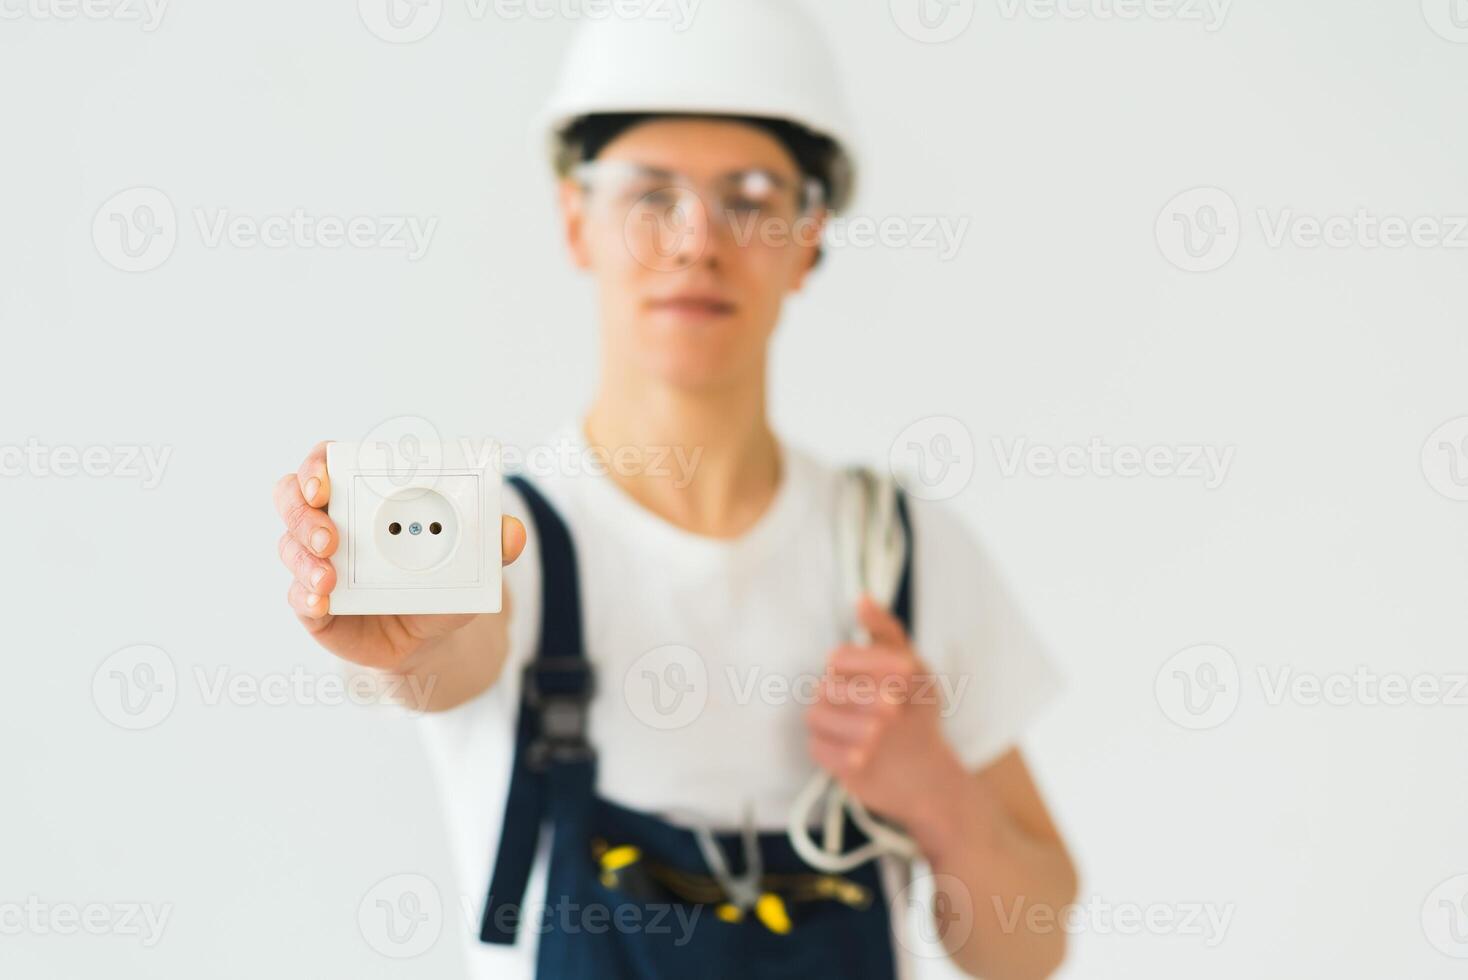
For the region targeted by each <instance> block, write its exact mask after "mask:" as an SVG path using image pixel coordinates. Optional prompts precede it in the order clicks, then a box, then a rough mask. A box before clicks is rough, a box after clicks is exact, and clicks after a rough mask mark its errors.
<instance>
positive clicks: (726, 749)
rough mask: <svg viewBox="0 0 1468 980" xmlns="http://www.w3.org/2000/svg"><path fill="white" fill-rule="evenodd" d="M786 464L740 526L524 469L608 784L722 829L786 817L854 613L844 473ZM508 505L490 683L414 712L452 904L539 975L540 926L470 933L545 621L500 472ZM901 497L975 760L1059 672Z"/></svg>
mask: <svg viewBox="0 0 1468 980" xmlns="http://www.w3.org/2000/svg"><path fill="white" fill-rule="evenodd" d="M550 445H552V446H559V447H562V449H565V450H570V452H568V453H566V454H565V458H575V459H580V460H585V459H586V454H585V452H584V450H585V446H584V442H583V440H582V438H581V435H580V429H579V426H576V425H568V426H566V427H564V428H563V429H562V430H560V432H559V433H558V434H557V435H556V436H555V438H554V439H553V440H552V441H551V443H550ZM781 461H782V466H781V479H780V483H779V486H778V487H777V489H776V492H775V496H774V499H773V500H772V502H771V504H770V505H769V507H768V509H767V510H766V511H765V513H764V514H763V515H762V516H761V517H760V518H759V520H758V521H757V522H756V524H755V525H754V526H753V527H751V528H750V529H749V530H748V531H746V532H745V533H744V534H742V535H741V536H740V537H738V538H735V539H713V538H707V537H703V536H700V535H696V534H692V533H690V532H687V531H684V530H682V529H680V528H678V527H676V526H674V525H672V524H669V523H668V522H666V521H664V520H662V519H661V518H659V517H657V516H656V515H654V514H653V513H652V512H651V511H649V510H647V509H645V508H644V507H642V506H641V505H640V504H638V503H637V502H635V501H634V500H633V499H632V498H631V497H630V496H628V495H627V494H626V493H625V492H624V491H623V490H622V489H621V488H620V487H619V486H617V484H616V483H615V482H614V481H613V479H612V478H611V477H609V476H606V475H593V474H591V473H588V472H585V469H586V468H585V467H564V469H565V470H567V472H558V473H556V474H553V475H540V474H538V473H537V474H536V475H533V476H532V477H531V480H532V482H533V484H534V485H535V487H536V488H537V489H538V490H540V492H541V493H542V494H543V495H544V496H545V497H546V499H547V500H548V501H549V502H550V503H551V505H552V506H553V507H555V509H556V511H557V512H558V513H559V515H560V516H561V519H562V520H563V521H565V522H566V525H567V527H569V528H570V531H571V537H572V542H573V544H574V546H575V549H576V558H577V562H578V568H579V573H580V576H579V577H580V585H581V603H582V621H583V629H584V635H585V642H586V649H587V656H588V657H589V658H590V660H591V663H592V665H593V667H594V669H595V671H596V683H597V693H596V696H595V697H594V699H593V700H592V703H591V706H590V714H589V737H590V740H591V743H592V745H593V746H594V747H595V748H596V751H597V754H598V790H599V792H600V794H601V795H602V796H604V797H606V798H608V799H610V800H612V801H614V802H616V803H619V804H621V805H623V806H627V807H631V808H635V809H638V810H644V811H649V812H654V813H661V814H664V815H667V816H669V817H671V819H673V820H674V821H675V822H687V820H688V819H689V816H690V815H691V816H692V817H693V818H695V819H700V820H704V821H707V822H708V823H709V824H710V825H712V826H714V827H716V828H720V829H727V828H735V827H737V826H739V824H740V822H741V821H742V819H743V816H744V813H745V811H746V807H747V806H752V808H753V812H754V814H755V818H756V821H757V822H758V824H759V826H760V828H761V829H762V830H780V829H782V828H784V826H785V825H786V820H787V814H788V810H789V807H790V804H791V801H792V800H793V799H794V798H795V796H796V794H797V793H798V792H799V791H800V789H801V788H802V787H803V786H804V785H805V784H806V782H807V781H808V780H809V779H810V778H811V776H812V775H813V774H814V773H815V771H816V770H815V766H814V764H813V763H812V762H811V761H810V759H809V757H808V754H807V750H806V738H807V736H806V729H805V726H804V720H803V717H802V716H803V712H804V708H805V705H806V704H808V703H809V699H810V693H811V692H812V691H813V690H814V679H815V678H817V677H819V676H820V675H821V673H822V671H823V668H824V665H825V661H826V658H827V655H828V654H829V653H830V651H831V650H832V648H834V647H835V646H836V645H838V644H840V643H842V642H846V640H847V638H848V636H847V634H848V630H849V629H850V626H851V623H852V612H851V610H849V609H848V608H847V604H846V601H845V598H844V597H843V596H842V595H841V594H840V585H839V583H840V581H841V576H840V575H838V574H837V572H838V569H837V567H836V561H837V559H836V554H837V545H836V540H835V524H834V520H833V518H832V514H833V504H834V500H835V495H836V492H837V487H838V481H839V479H840V473H841V471H840V468H839V467H833V466H830V465H827V464H825V463H822V462H819V461H817V460H816V459H814V458H813V457H811V456H810V455H808V454H807V453H806V452H804V451H802V450H799V449H797V448H794V447H791V446H788V445H783V444H782V447H781ZM571 470H577V471H576V472H571ZM504 507H505V512H506V513H508V514H510V515H511V516H514V517H518V518H519V519H520V520H521V521H522V522H524V524H525V526H526V528H527V530H528V531H529V541H528V543H527V545H526V547H525V551H524V553H523V554H522V555H521V557H520V558H519V559H518V560H517V561H516V562H515V563H514V564H512V565H510V566H508V567H507V568H506V570H505V588H506V590H507V591H508V592H509V594H510V600H511V602H512V613H511V617H510V627H509V629H510V654H509V660H508V662H507V663H506V666H505V670H504V672H503V674H502V676H501V680H500V681H499V683H497V684H496V685H495V686H494V687H493V688H491V689H490V690H489V691H487V692H485V693H484V694H482V695H480V696H479V697H477V698H475V699H473V700H472V701H470V702H468V703H466V704H464V705H461V706H460V707H458V708H455V709H453V710H450V711H446V712H439V713H436V714H429V715H424V716H423V721H422V724H421V729H422V731H423V733H424V736H425V743H426V746H427V749H428V753H429V756H430V758H431V759H432V761H433V765H434V769H435V773H436V775H437V778H438V783H439V786H440V790H441V793H442V798H443V806H444V809H445V811H446V814H447V819H448V824H449V833H450V844H451V848H452V852H453V854H454V857H455V864H456V867H457V869H458V874H459V879H458V881H457V883H456V884H457V887H458V889H459V896H458V897H459V899H460V901H459V902H457V903H449V902H446V904H455V905H457V907H458V908H459V909H461V910H462V912H463V915H464V920H465V922H464V925H465V927H466V928H465V934H466V935H467V936H468V940H469V942H468V946H469V948H468V950H467V953H466V955H467V957H468V962H469V965H470V975H471V976H472V977H474V978H475V980H489V978H495V980H511V978H526V980H529V978H532V977H534V975H535V971H534V963H535V945H536V938H537V937H536V935H535V930H534V929H530V928H525V929H523V930H522V933H521V936H520V938H519V940H518V941H517V943H516V945H515V946H513V947H504V946H494V945H487V944H482V943H480V942H479V941H478V938H477V931H478V922H479V917H480V916H481V915H482V913H483V909H484V899H485V893H486V891H487V890H488V885H489V879H490V875H491V872H492V869H493V867H494V858H495V854H496V851H497V848H498V840H499V830H500V824H501V820H502V818H503V808H504V803H505V794H506V792H507V789H508V785H509V782H508V781H509V774H510V769H511V763H512V760H513V757H514V749H515V720H516V716H517V712H518V708H519V697H520V686H521V685H520V672H521V669H522V668H523V666H524V665H525V663H526V662H527V660H528V659H529V658H530V657H531V656H532V655H533V653H534V650H535V645H536V640H537V637H538V633H539V626H540V554H539V549H538V545H537V538H536V532H535V525H534V522H533V521H531V520H530V518H529V514H528V512H527V509H526V507H525V504H524V501H523V500H522V498H521V496H520V494H519V493H518V492H516V491H515V490H514V489H513V488H511V487H509V486H508V485H507V487H506V493H505V502H504ZM908 510H909V514H910V517H911V521H912V527H913V538H914V541H913V556H914V557H913V561H914V566H913V572H912V576H913V578H912V588H913V596H912V601H913V619H914V626H915V637H914V647H915V649H916V650H917V651H918V653H919V654H920V655H921V656H922V657H923V658H924V659H925V661H926V662H927V663H928V664H929V666H930V667H931V668H932V669H933V670H934V672H935V673H937V674H938V675H939V676H940V677H941V678H942V679H943V683H944V684H945V685H947V688H946V692H945V693H946V695H947V696H948V698H949V700H948V702H947V704H946V706H945V713H946V717H945V720H944V724H945V729H946V732H947V735H948V737H949V739H950V741H951V743H952V745H953V747H954V749H955V751H956V752H957V753H958V755H959V757H960V758H961V759H962V761H963V762H964V763H965V764H966V765H967V766H968V767H970V768H971V769H974V768H979V767H982V766H984V765H986V764H987V763H990V762H992V761H994V760H995V759H997V758H998V757H999V756H1000V755H1001V754H1003V753H1004V752H1005V751H1007V750H1008V749H1010V748H1012V747H1013V746H1014V744H1015V742H1016V741H1017V739H1018V738H1019V736H1020V734H1021V732H1022V731H1023V730H1024V728H1025V727H1026V726H1027V724H1028V723H1029V722H1030V721H1031V719H1032V718H1033V716H1034V715H1035V714H1036V712H1037V711H1038V710H1039V709H1040V708H1041V707H1042V706H1043V705H1044V704H1045V702H1047V701H1048V700H1049V699H1050V698H1051V697H1052V696H1053V695H1054V694H1055V693H1056V691H1057V689H1058V687H1059V681H1058V676H1057V674H1056V672H1055V670H1054V669H1053V667H1052V665H1051V662H1050V660H1049V659H1048V658H1047V656H1046V654H1045V652H1044V650H1043V648H1042V645H1041V644H1040V642H1039V641H1038V639H1037V638H1036V636H1035V634H1034V633H1033V631H1032V630H1031V629H1030V627H1029V625H1028V624H1027V623H1026V621H1025V620H1024V618H1023V617H1022V616H1021V615H1020V613H1019V611H1018V610H1017V608H1016V607H1015V605H1014V604H1013V602H1012V600H1011V598H1010V596H1009V594H1008V592H1007V591H1006V589H1005V587H1004V583H1003V581H1002V580H1001V579H1000V578H999V576H998V574H997V573H996V570H995V568H994V567H993V565H992V564H991V563H990V561H989V560H988V558H987V556H986V555H985V554H984V552H983V550H982V548H981V547H980V546H979V544H978V543H977V542H976V540H975V539H974V537H973V536H972V535H971V534H970V533H969V531H968V530H967V529H966V528H965V527H964V525H963V524H962V522H961V521H960V520H959V519H958V518H957V517H956V515H954V514H953V513H952V512H951V511H950V510H949V509H948V508H947V507H946V506H945V505H942V504H938V503H931V502H925V501H922V500H917V499H913V498H911V497H909V498H908ZM545 856H546V855H545V846H544V841H543V842H542V849H541V853H540V856H539V857H538V859H537V861H536V868H535V871H534V873H533V874H532V876H531V880H530V887H529V888H528V889H527V894H526V898H525V901H526V905H527V910H528V911H529V912H531V913H533V911H534V910H536V909H538V908H540V907H541V903H542V902H543V900H544V893H545V877H544V874H545ZM892 870H893V868H889V869H888V881H889V882H891V881H892V880H893V879H892V876H891V871H892ZM889 887H890V886H889ZM888 897H889V898H890V897H891V891H889V896H888ZM527 921H533V920H527ZM894 928H896V929H903V928H904V923H902V922H901V921H895V922H894ZM451 931H452V930H451ZM913 941H914V942H916V939H914V940H913ZM906 945H911V943H894V946H895V948H896V950H897V952H898V955H899V961H900V969H901V974H902V975H907V976H910V975H911V973H912V963H911V962H910V960H911V955H910V954H909V953H907V952H906V950H905V948H904V947H905V946H906Z"/></svg>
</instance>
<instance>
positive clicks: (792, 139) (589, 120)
mask: <svg viewBox="0 0 1468 980" xmlns="http://www.w3.org/2000/svg"><path fill="white" fill-rule="evenodd" d="M653 119H720V120H727V121H729V122H737V123H744V124H745V125H748V126H753V127H755V128H756V129H761V130H764V131H765V132H767V133H769V134H770V135H771V136H773V137H774V138H775V139H777V140H779V141H780V144H781V145H782V146H784V147H785V150H786V152H788V153H789V154H790V157H791V159H793V160H794V161H795V165H796V166H797V167H799V168H800V172H801V173H803V174H805V175H806V176H807V177H814V178H815V179H816V180H817V181H819V182H820V185H821V190H822V192H823V193H824V194H825V199H826V201H828V202H829V201H830V200H831V198H832V194H833V188H834V184H835V182H836V179H837V175H836V173H835V170H836V167H837V166H838V165H839V160H840V156H841V154H840V148H839V147H838V146H837V145H836V142H835V141H834V140H831V139H828V138H827V137H825V136H821V135H820V134H818V133H813V132H811V131H810V130H809V129H806V128H805V127H804V126H802V125H800V124H799V123H793V122H790V121H789V120H785V119H772V118H768V117H765V116H735V115H718V114H713V113H707V114H705V113H681V112H610V113H595V114H593V115H589V116H582V117H580V118H579V119H577V120H575V121H574V122H572V123H571V125H570V126H568V127H566V129H565V130H564V131H563V132H562V134H561V147H562V150H561V157H560V159H558V160H557V161H556V164H557V169H558V170H559V171H560V172H561V173H562V174H565V173H569V172H570V170H571V168H572V167H574V166H575V165H576V164H578V163H582V162H584V161H587V160H595V159H596V157H597V155H598V154H599V153H601V151H602V150H603V149H605V148H606V145H607V144H608V143H610V142H611V141H612V140H614V139H616V138H617V137H618V136H620V135H621V134H622V133H625V132H626V131H627V130H629V129H631V128H632V127H633V126H636V125H638V124H639V123H644V122H648V121H650V120H653Z"/></svg>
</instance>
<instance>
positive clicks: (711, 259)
mask: <svg viewBox="0 0 1468 980" xmlns="http://www.w3.org/2000/svg"><path fill="white" fill-rule="evenodd" d="M679 210H680V212H681V213H682V228H681V229H680V230H679V235H678V249H677V255H678V266H679V268H684V269H686V268H690V267H692V266H694V265H704V266H707V267H709V268H717V267H718V265H719V263H720V262H721V260H722V254H721V253H722V251H723V249H724V248H725V247H726V243H725V242H724V236H723V235H722V234H720V225H721V223H722V222H721V221H720V220H719V218H720V216H719V215H717V214H715V212H714V210H713V205H711V204H710V203H709V202H708V201H707V200H705V198H704V196H703V195H702V194H697V193H694V192H693V191H691V190H690V191H686V192H685V193H684V195H683V200H682V201H681V202H680V207H679Z"/></svg>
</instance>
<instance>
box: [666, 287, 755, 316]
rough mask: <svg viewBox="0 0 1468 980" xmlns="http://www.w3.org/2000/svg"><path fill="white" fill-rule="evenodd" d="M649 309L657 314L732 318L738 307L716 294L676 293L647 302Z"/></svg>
mask: <svg viewBox="0 0 1468 980" xmlns="http://www.w3.org/2000/svg"><path fill="white" fill-rule="evenodd" d="M647 307H648V309H650V310H652V311H653V312H655V313H673V314H677V315H679V316H688V317H714V316H731V315H733V313H734V311H735V309H736V307H735V305H734V304H733V303H732V302H730V301H729V300H727V299H725V298H724V297H722V296H719V295H717V294H716V293H698V292H688V293H674V294H673V295H671V296H659V297H655V298H653V299H650V300H648V301H647Z"/></svg>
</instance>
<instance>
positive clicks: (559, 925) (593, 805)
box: [479, 476, 912, 980]
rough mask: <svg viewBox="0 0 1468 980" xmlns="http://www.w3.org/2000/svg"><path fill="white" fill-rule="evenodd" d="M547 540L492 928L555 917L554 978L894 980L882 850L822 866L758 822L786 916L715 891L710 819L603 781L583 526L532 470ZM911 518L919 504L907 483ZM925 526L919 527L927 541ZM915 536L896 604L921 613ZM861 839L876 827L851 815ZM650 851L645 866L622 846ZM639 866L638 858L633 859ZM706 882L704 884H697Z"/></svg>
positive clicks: (548, 962)
mask: <svg viewBox="0 0 1468 980" xmlns="http://www.w3.org/2000/svg"><path fill="white" fill-rule="evenodd" d="M511 482H512V483H514V485H515V486H516V488H518V489H519V491H520V493H521V494H522V495H523V496H524V498H525V500H526V503H527V505H528V507H529V510H530V516H531V519H532V520H533V522H534V524H535V527H536V531H537V533H538V536H539V541H540V560H541V586H542V588H541V629H540V640H539V644H538V646H537V649H536V652H535V656H534V658H533V659H532V660H531V662H530V663H529V664H528V665H527V666H526V668H525V673H524V686H523V690H522V695H521V703H520V712H519V719H518V722H517V729H516V736H515V761H514V768H513V770H512V774H511V779H510V789H509V794H508V798H507V800H506V804H505V807H506V809H505V820H504V827H503V831H502V835H501V838H500V845H499V853H498V856H497V858H496V860H495V868H494V875H493V878H492V880H491V881H490V886H489V894H488V898H487V900H486V902H485V908H484V919H483V922H482V923H481V928H480V934H479V938H480V940H481V941H482V942H486V943H499V944H512V943H514V942H515V937H516V933H517V932H518V931H519V930H520V929H521V928H531V929H534V930H536V931H537V932H539V933H540V947H539V954H538V957H537V963H536V975H537V977H538V978H539V980H581V978H598V980H622V978H626V980H643V978H652V980H689V978H699V980H749V978H762V977H776V978H778V977H790V978H800V980H821V978H825V977H832V978H835V977H840V978H844V980H891V978H893V977H894V976H895V959H894V950H893V944H892V929H891V918H890V916H891V910H890V908H889V906H888V898H887V896H885V895H884V893H883V889H882V883H881V880H880V875H879V868H878V863H877V862H876V861H869V862H867V863H866V864H864V865H862V866H861V867H859V868H856V869H854V870H852V871H850V872H847V873H846V874H845V875H844V876H834V875H826V874H821V873H819V872H816V871H815V870H814V869H812V868H811V867H810V866H809V865H807V864H806V863H805V862H804V861H802V860H801V859H800V858H799V856H798V855H796V854H795V852H794V850H793V848H792V847H791V846H790V842H789V840H788V839H787V837H786V835H785V834H784V833H783V832H779V833H762V834H759V835H758V837H757V840H758V847H759V858H760V859H761V860H762V871H763V873H762V875H761V876H760V888H761V889H762V890H764V891H766V892H772V893H775V894H779V895H781V896H782V898H781V901H780V902H779V903H777V904H779V905H780V906H781V908H782V912H788V917H787V920H786V926H787V928H785V929H775V928H771V927H770V923H769V921H768V920H766V921H761V920H760V919H757V918H756V917H755V916H753V915H739V914H735V913H733V912H732V907H731V906H730V905H728V904H727V902H726V901H725V900H726V899H727V897H728V896H726V895H724V894H722V893H720V892H713V893H711V892H710V885H711V884H714V883H715V879H714V878H712V877H710V876H711V873H712V869H710V867H709V865H708V862H707V861H706V860H705V859H704V855H703V852H702V851H701V850H700V847H699V842H698V839H697V837H696V836H695V834H694V833H693V832H692V831H690V830H688V829H685V828H682V827H679V826H676V825H674V824H671V823H668V822H666V821H664V820H662V819H659V818H658V817H656V816H653V815H652V814H648V813H641V812H638V811H635V810H631V809H628V808H626V807H623V806H619V805H617V804H615V803H612V802H611V801H609V800H606V799H603V798H602V797H600V796H598V795H597V793H596V755H595V752H594V750H593V748H592V746H591V745H590V744H589V743H588V742H587V740H586V707H587V704H588V702H589V701H590V698H591V695H592V677H593V674H592V668H591V664H590V663H589V662H588V660H587V657H586V649H585V644H584V641H583V637H582V628H581V601H580V590H579V583H578V580H577V572H576V555H575V550H574V548H573V547H572V543H571V536H570V532H569V531H568V530H567V528H566V525H565V524H564V522H562V520H561V519H560V517H559V516H558V515H557V514H556V513H555V511H554V509H552V507H551V506H550V504H549V503H548V502H547V501H546V500H545V498H544V497H543V496H542V495H541V494H540V493H539V492H538V491H537V490H535V488H534V487H533V486H531V485H530V484H529V483H528V482H527V481H526V480H524V478H522V477H518V476H516V477H511ZM898 513H899V516H900V518H901V520H902V523H903V526H904V529H905V530H906V529H907V526H908V517H907V511H906V507H905V505H904V503H903V502H902V500H901V499H900V498H899V500H898ZM911 538H912V536H911V534H910V533H909V534H908V535H907V539H908V541H909V542H911ZM911 559H912V555H911V545H910V544H909V546H908V553H907V555H906V556H905V559H904V564H903V572H902V578H901V584H900V586H899V588H898V593H897V598H896V600H895V602H894V603H893V613H894V615H896V616H897V617H898V619H899V620H901V621H902V623H903V625H904V626H906V627H908V629H909V630H910V629H911V622H910V619H911ZM547 823H548V824H549V826H550V829H551V849H550V862H549V871H548V875H547V883H546V895H545V904H544V914H543V915H539V916H535V917H533V921H526V922H522V921H521V920H522V910H523V909H524V908H525V891H526V886H527V883H528V881H529V877H530V871H531V866H532V863H533V862H534V860H535V854H536V849H537V845H538V842H539V838H540V833H541V830H542V826H543V825H545V824H547ZM714 838H715V840H716V841H717V842H718V845H719V847H720V849H721V850H722V852H723V854H724V855H726V856H727V857H726V861H727V862H728V864H729V865H730V867H729V870H730V871H732V872H735V873H738V872H741V871H743V870H745V867H746V866H747V863H748V859H747V856H746V855H745V852H744V847H745V846H746V841H745V840H744V839H743V838H741V835H739V834H717V835H714ZM846 840H847V842H848V846H852V845H860V844H861V843H863V842H864V840H865V838H864V836H863V835H862V834H861V832H860V831H859V830H858V829H857V828H856V827H855V825H853V824H852V823H851V822H850V821H849V820H848V821H847V826H846ZM627 855H635V860H634V861H632V862H631V863H632V864H633V867H631V868H630V869H629V868H621V867H616V868H615V870H610V869H613V868H614V865H615V864H616V862H614V861H610V860H608V858H610V857H613V856H620V857H619V860H624V861H625V860H627ZM628 871H631V872H635V874H628V873H627V872H628ZM690 896H691V897H690Z"/></svg>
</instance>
